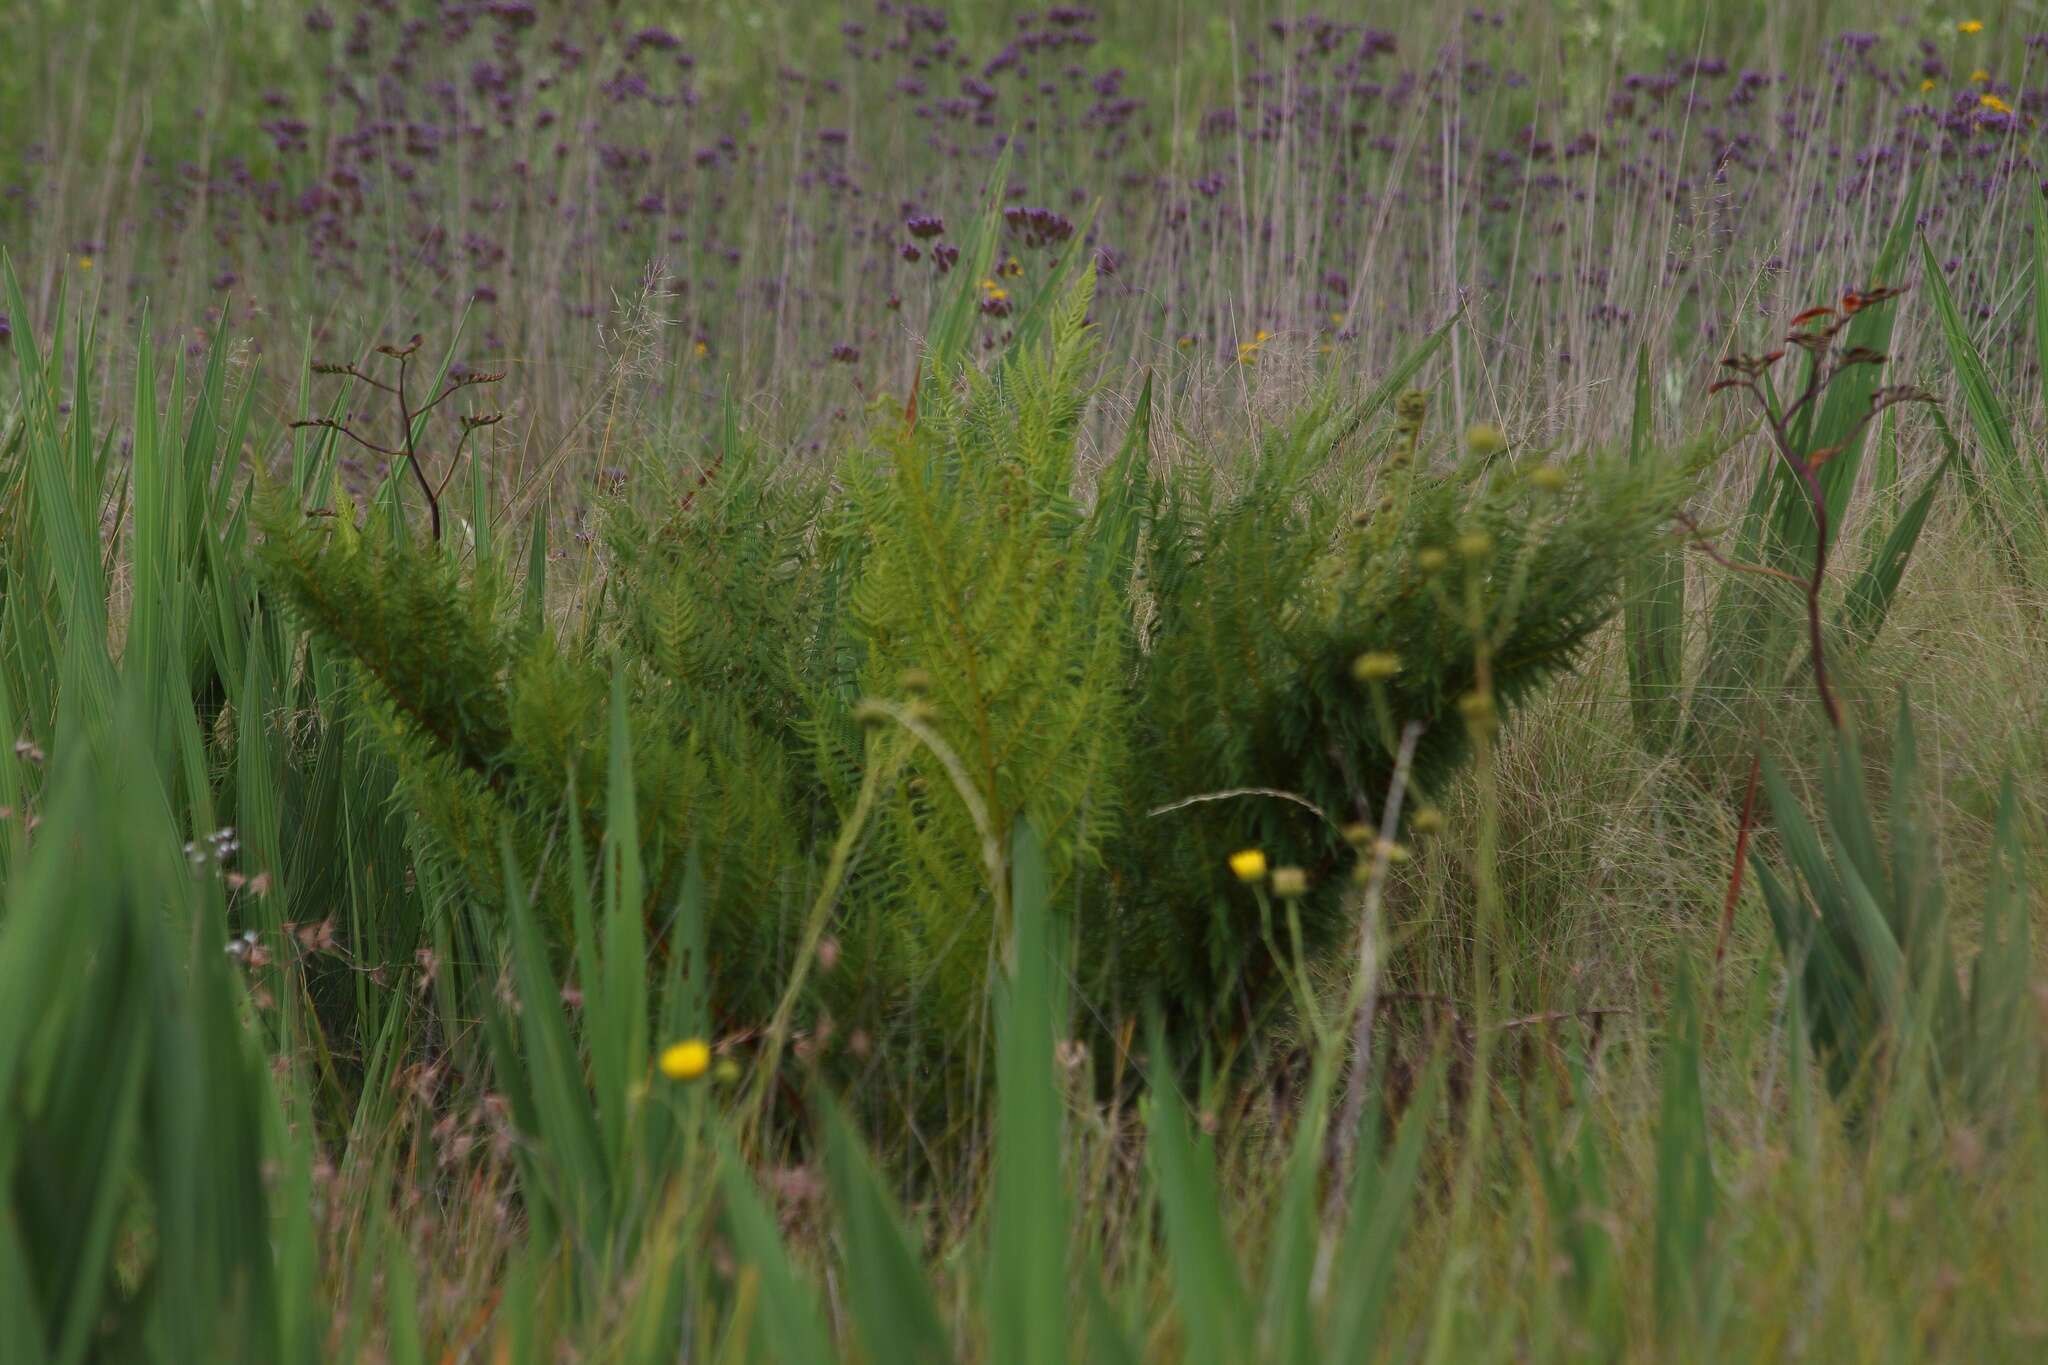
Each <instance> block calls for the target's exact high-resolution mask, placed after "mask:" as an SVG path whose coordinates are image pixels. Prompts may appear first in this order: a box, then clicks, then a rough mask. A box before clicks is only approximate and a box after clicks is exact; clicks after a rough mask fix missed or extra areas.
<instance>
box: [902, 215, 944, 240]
mask: <svg viewBox="0 0 2048 1365" xmlns="http://www.w3.org/2000/svg"><path fill="white" fill-rule="evenodd" d="M903 226H904V228H905V229H906V230H907V231H908V232H909V233H910V235H911V236H913V237H916V238H918V239H920V240H922V239H924V238H927V237H936V236H938V235H939V234H940V233H942V232H944V231H945V230H946V220H945V219H943V218H941V217H939V215H938V214H936V213H913V214H911V215H910V217H908V218H906V219H904V221H903Z"/></svg>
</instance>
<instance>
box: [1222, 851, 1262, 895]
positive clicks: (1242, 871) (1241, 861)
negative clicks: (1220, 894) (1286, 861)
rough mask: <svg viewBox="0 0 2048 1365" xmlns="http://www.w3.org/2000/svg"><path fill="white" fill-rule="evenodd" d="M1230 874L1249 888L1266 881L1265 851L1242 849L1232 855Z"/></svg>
mask: <svg viewBox="0 0 2048 1365" xmlns="http://www.w3.org/2000/svg"><path fill="white" fill-rule="evenodd" d="M1230 874H1231V875H1232V876H1233V877H1236V878H1237V879H1238V880H1239V881H1241V882H1243V883H1245V884H1246V885H1247V886H1251V885H1256V884H1257V883H1259V882H1262V881H1264V880H1266V855H1265V852H1264V850H1262V849H1256V848H1241V849H1239V850H1238V851H1237V852H1235V853H1233V854H1231V855H1230Z"/></svg>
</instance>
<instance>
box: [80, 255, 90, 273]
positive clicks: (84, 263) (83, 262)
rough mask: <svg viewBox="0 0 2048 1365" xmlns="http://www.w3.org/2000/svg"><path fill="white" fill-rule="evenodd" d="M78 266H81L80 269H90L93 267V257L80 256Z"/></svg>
mask: <svg viewBox="0 0 2048 1365" xmlns="http://www.w3.org/2000/svg"><path fill="white" fill-rule="evenodd" d="M78 268H79V269H80V270H90V269H92V257H90V256H80V257H79V258H78Z"/></svg>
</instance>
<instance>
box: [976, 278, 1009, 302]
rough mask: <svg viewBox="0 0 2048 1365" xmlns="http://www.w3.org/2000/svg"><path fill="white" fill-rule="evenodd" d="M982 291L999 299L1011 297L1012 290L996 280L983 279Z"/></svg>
mask: <svg viewBox="0 0 2048 1365" xmlns="http://www.w3.org/2000/svg"><path fill="white" fill-rule="evenodd" d="M981 292H982V293H983V294H985V295H987V296H988V297H989V298H991V299H995V300H997V301H1001V300H1003V299H1006V298H1008V297H1010V291H1009V290H1007V289H1005V288H1003V287H1002V286H1001V285H999V284H997V283H996V282H995V281H994V280H983V281H982V282H981Z"/></svg>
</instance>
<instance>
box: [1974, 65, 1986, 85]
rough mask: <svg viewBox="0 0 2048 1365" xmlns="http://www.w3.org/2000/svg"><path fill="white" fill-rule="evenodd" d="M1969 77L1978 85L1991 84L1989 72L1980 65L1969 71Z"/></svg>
mask: <svg viewBox="0 0 2048 1365" xmlns="http://www.w3.org/2000/svg"><path fill="white" fill-rule="evenodd" d="M1970 79H1971V80H1973V81H1975V82H1976V83H1977V84H1979V85H1989V84H1991V73H1990V72H1989V71H1986V70H1985V69H1984V68H1983V67H1981V66H1980V67H1978V68H1977V69H1976V70H1975V71H1972V72H1971V73H1970Z"/></svg>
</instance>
